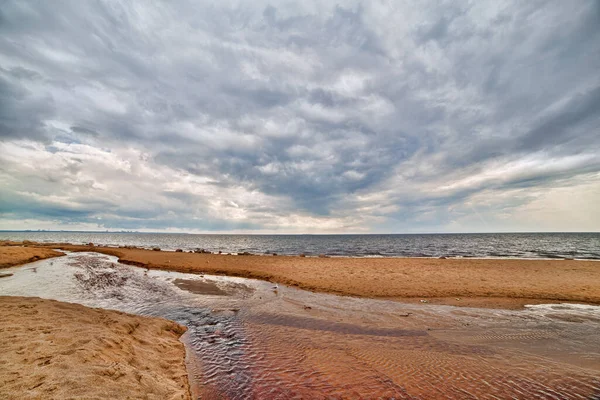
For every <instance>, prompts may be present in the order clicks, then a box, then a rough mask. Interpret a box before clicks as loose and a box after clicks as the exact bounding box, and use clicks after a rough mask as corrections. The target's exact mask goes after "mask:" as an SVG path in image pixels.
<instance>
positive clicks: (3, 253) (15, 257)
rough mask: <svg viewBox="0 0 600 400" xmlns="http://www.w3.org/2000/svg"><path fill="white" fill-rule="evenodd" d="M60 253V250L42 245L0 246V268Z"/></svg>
mask: <svg viewBox="0 0 600 400" xmlns="http://www.w3.org/2000/svg"><path fill="white" fill-rule="evenodd" d="M62 255H63V253H61V252H58V251H54V250H52V249H48V248H43V247H42V248H37V247H20V246H0V268H8V267H13V266H15V265H21V264H25V263H29V262H34V261H38V260H43V259H44V258H50V257H58V256H62Z"/></svg>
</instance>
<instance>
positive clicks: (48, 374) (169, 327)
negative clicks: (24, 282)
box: [0, 296, 190, 400]
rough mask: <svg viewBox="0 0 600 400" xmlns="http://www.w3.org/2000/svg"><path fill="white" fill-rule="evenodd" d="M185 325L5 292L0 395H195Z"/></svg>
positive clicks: (0, 304) (0, 310) (0, 301)
mask: <svg viewBox="0 0 600 400" xmlns="http://www.w3.org/2000/svg"><path fill="white" fill-rule="evenodd" d="M184 331H185V328H184V327H182V326H180V325H178V324H176V323H174V322H171V321H167V320H164V319H159V318H146V317H139V316H134V315H129V314H124V313H121V312H117V311H108V310H102V309H94V308H87V307H84V306H81V305H76V304H69V303H61V302H57V301H53V300H43V299H39V298H29V297H4V296H2V297H0V348H1V349H2V351H0V399H19V400H21V399H71V398H86V399H125V398H128V399H129V398H131V399H189V398H190V395H189V388H188V381H187V372H186V369H185V364H184V357H185V350H184V347H183V344H182V343H180V342H179V340H178V339H179V337H180V335H181V334H182V333H183V332H184Z"/></svg>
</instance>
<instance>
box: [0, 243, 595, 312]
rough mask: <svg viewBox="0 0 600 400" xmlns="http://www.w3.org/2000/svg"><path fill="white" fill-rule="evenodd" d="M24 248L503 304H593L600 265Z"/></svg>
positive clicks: (449, 301) (441, 300)
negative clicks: (106, 256)
mask: <svg viewBox="0 0 600 400" xmlns="http://www.w3.org/2000/svg"><path fill="white" fill-rule="evenodd" d="M3 244H5V245H9V246H23V245H24V244H23V243H19V242H11V243H6V242H5V243H3ZM25 246H27V247H23V248H27V249H39V248H42V249H43V248H46V249H48V248H50V249H59V250H66V251H75V252H82V251H92V252H98V253H103V254H108V255H112V256H116V257H117V258H118V259H119V262H121V263H123V264H129V265H134V266H138V267H144V268H148V269H161V270H167V271H178V272H186V273H196V274H211V275H229V276H237V277H243V278H251V279H260V280H265V281H269V282H274V283H280V284H285V285H288V286H292V287H296V288H299V289H303V290H309V291H313V292H323V293H331V294H336V295H343V296H353V297H365V298H375V299H382V300H394V301H400V302H409V303H413V302H421V303H430V304H445V305H453V306H468V307H486V308H509V309H519V308H522V307H523V306H524V305H526V304H548V303H561V302H565V303H567V302H570V303H572V302H577V303H584V304H595V305H598V304H600V285H597V284H595V283H594V282H600V268H598V265H597V264H595V263H594V262H593V260H558V259H550V260H543V259H533V260H530V259H527V260H525V259H488V258H486V259H476V258H446V259H439V258H424V257H419V258H391V257H390V258H388V257H360V258H358V257H357V258H350V257H300V256H287V255H277V256H260V257H259V256H252V255H238V256H233V255H218V254H206V253H204V254H202V253H185V252H170V251H152V250H146V249H139V248H115V247H99V246H89V245H73V244H65V243H33V242H27V243H25Z"/></svg>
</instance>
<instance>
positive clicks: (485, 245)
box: [0, 231, 600, 260]
mask: <svg viewBox="0 0 600 400" xmlns="http://www.w3.org/2000/svg"><path fill="white" fill-rule="evenodd" d="M0 240H14V241H22V240H31V241H36V242H46V243H72V244H83V243H90V242H91V243H94V244H97V245H105V246H114V247H119V246H136V247H142V248H154V247H159V248H161V249H162V250H176V249H182V250H185V251H192V250H200V249H202V250H205V251H210V252H213V253H218V252H222V253H233V254H238V253H243V252H248V253H252V254H257V255H267V254H273V253H276V254H284V255H298V254H304V255H306V256H318V255H328V256H332V257H456V258H462V257H465V258H466V257H471V258H525V259H530V258H541V259H561V258H572V259H586V260H600V232H596V233H589V232H588V233H466V234H465V233H460V234H458V233H457V234H381V235H378V234H370V235H217V234H184V233H181V234H180V233H177V234H174V233H132V232H66V231H60V232H47V231H43V232H40V231H0Z"/></svg>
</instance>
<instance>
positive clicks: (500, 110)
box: [0, 0, 600, 233]
mask: <svg viewBox="0 0 600 400" xmlns="http://www.w3.org/2000/svg"><path fill="white" fill-rule="evenodd" d="M599 204H600V2H598V1H596V0H589V1H586V0H574V1H560V0H550V1H547V0H544V1H535V0H531V1H521V0H518V1H499V0H493V1H479V0H478V1H473V2H467V1H419V2H414V1H401V0H393V1H364V2H363V1H341V0H335V1H330V0H319V1H305V0H303V1H299V0H296V1H263V0H253V1H237V0H218V1H186V0H178V1H175V2H170V1H155V2H148V1H145V0H144V1H131V0H127V1H117V0H115V1H78V0H73V1H26V0H19V1H11V0H8V1H2V2H1V3H0V229H16V230H21V229H64V230H138V231H165V232H207V233H210V232H215V233H218V232H232V233H419V232H505V231H508V232H519V231H530V232H531V231H600V206H599Z"/></svg>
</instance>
